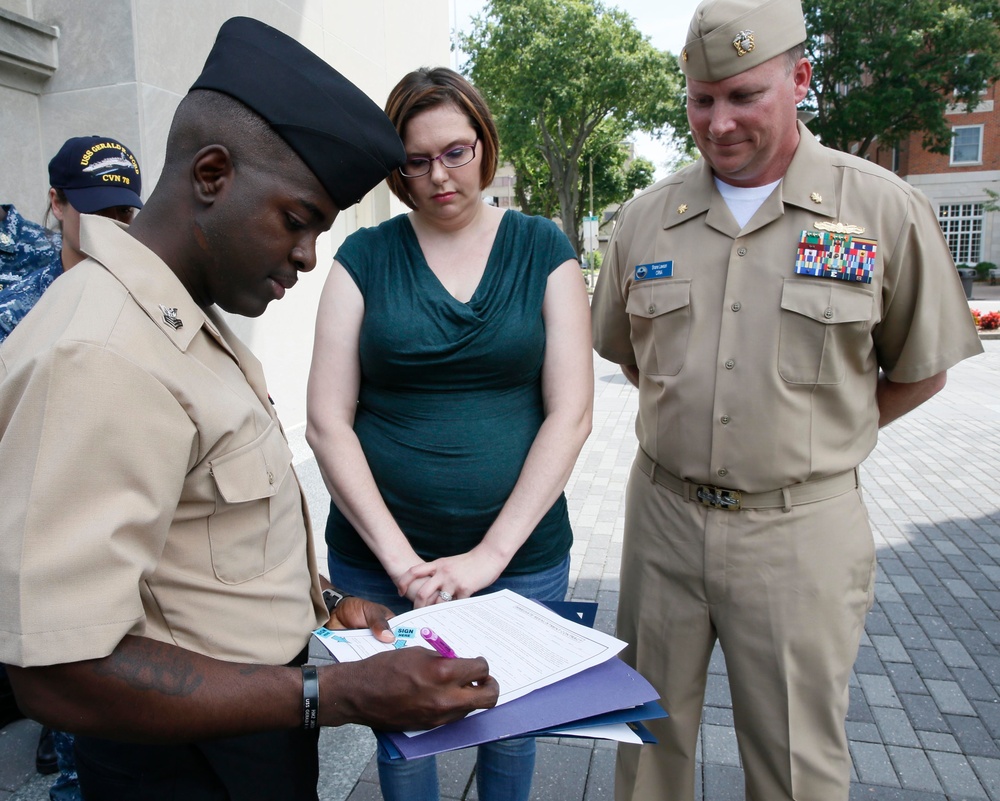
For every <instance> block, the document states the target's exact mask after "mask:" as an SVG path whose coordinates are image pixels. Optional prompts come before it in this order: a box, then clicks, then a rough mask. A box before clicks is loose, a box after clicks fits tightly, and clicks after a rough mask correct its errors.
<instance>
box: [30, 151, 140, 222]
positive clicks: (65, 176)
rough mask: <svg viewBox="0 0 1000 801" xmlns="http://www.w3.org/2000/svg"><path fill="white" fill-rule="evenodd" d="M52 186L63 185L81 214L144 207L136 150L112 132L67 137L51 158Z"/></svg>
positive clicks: (69, 199)
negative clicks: (115, 136)
mask: <svg viewBox="0 0 1000 801" xmlns="http://www.w3.org/2000/svg"><path fill="white" fill-rule="evenodd" d="M49 186H51V187H53V188H55V189H61V190H62V191H63V194H64V195H66V200H68V201H69V204H70V205H71V206H72V207H73V208H74V209H76V210H77V211H78V212H80V213H81V214H93V213H94V212H96V211H103V210H104V209H110V208H114V207H115V206H131V207H132V208H134V209H141V208H142V201H141V200H140V199H139V195H140V194H141V193H142V178H141V177H140V175H139V162H138V161H136V160H135V156H133V155H132V151H131V150H129V149H128V148H127V147H125V145H123V144H122V143H121V142H119V141H117V140H115V139H112V138H111V137H109V136H74V137H73V138H72V139H67V140H66V141H65V142H64V143H63V146H62V147H61V148H59V152H58V153H56V154H55V155H54V156H53V157H52V161H50V162H49Z"/></svg>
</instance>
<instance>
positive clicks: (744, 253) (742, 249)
mask: <svg viewBox="0 0 1000 801" xmlns="http://www.w3.org/2000/svg"><path fill="white" fill-rule="evenodd" d="M736 252H737V253H739V254H740V255H741V256H746V255H747V249H746V248H740V249H739V250H737V251H736Z"/></svg>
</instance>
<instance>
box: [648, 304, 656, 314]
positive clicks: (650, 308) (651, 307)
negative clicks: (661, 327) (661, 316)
mask: <svg viewBox="0 0 1000 801" xmlns="http://www.w3.org/2000/svg"><path fill="white" fill-rule="evenodd" d="M655 311H656V306H653V305H650V307H649V313H650V314H653V312H655Z"/></svg>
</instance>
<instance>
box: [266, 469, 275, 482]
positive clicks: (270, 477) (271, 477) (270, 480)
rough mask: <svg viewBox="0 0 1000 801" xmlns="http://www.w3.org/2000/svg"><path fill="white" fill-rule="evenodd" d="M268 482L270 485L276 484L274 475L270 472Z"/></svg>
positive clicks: (268, 472)
mask: <svg viewBox="0 0 1000 801" xmlns="http://www.w3.org/2000/svg"><path fill="white" fill-rule="evenodd" d="M267 480H268V483H270V484H273V483H274V473H272V472H271V471H270V470H268V471H267Z"/></svg>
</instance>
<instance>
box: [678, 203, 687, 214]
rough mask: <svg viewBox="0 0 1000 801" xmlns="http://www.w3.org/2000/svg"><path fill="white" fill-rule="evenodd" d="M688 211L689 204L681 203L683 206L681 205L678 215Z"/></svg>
mask: <svg viewBox="0 0 1000 801" xmlns="http://www.w3.org/2000/svg"><path fill="white" fill-rule="evenodd" d="M687 210H688V204H687V203H681V205H679V206H678V207H677V213H678V214H683V213H684V212H685V211H687Z"/></svg>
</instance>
